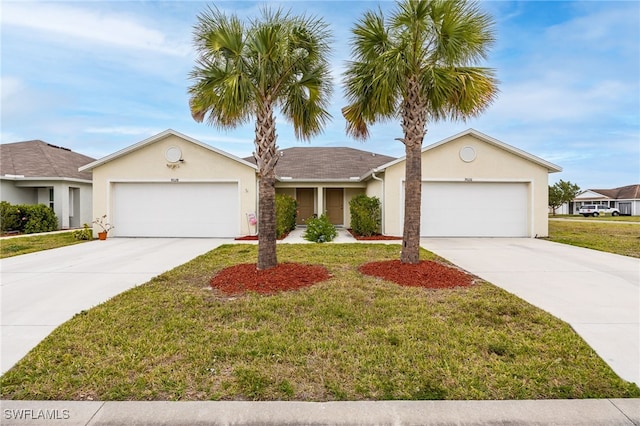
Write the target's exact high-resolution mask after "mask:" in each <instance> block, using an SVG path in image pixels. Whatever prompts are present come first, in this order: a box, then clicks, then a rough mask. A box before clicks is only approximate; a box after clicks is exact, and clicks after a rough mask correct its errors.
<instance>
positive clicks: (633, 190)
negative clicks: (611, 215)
mask: <svg viewBox="0 0 640 426" xmlns="http://www.w3.org/2000/svg"><path fill="white" fill-rule="evenodd" d="M590 191H593V192H597V193H598V194H602V195H604V196H605V197H608V198H612V199H614V200H638V199H640V184H636V185H627V186H621V187H620V188H613V189H590Z"/></svg>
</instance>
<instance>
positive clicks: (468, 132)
mask: <svg viewBox="0 0 640 426" xmlns="http://www.w3.org/2000/svg"><path fill="white" fill-rule="evenodd" d="M466 135H471V136H474V137H476V138H478V139H480V140H482V141H484V142H486V143H489V144H491V145H494V146H497V147H499V148H502V149H504V150H505V151H508V152H510V153H512V154H515V155H517V156H519V157H521V158H524V159H526V160H529V161H531V162H533V163H536V164H538V165H540V166H542V167H544V168H546V169H547V170H548V171H549V173H557V172H561V171H562V167H560V166H558V165H556V164H553V163H550V162H549V161H546V160H543V159H542V158H540V157H537V156H535V155H533V154H529V153H528V152H525V151H523V150H521V149H519V148H516V147H514V146H511V145H509V144H506V143H504V142H501V141H499V140H498V139H495V138H492V137H491V136H489V135H485V134H484V133H482V132H479V131H477V130H475V129H467V130H465V131H463V132H460V133H457V134H455V135H453V136H449V137H448V138H445V139H442V140H440V141H438V142H435V143H433V144H431V145H427V146H426V147H424V148H422V151H421V152H422V153H424V152H426V151H429V150H432V149H434V148H437V147H439V146H440V145H444V144H446V143H448V142H451V141H452V140H455V139H458V138H460V137H462V136H466ZM406 158H407V157H406V155H405V156H403V157H400V158H398V159H396V160H393V161H390V162H389V163H387V164H383V165H382V166H379V167H376V168H375V169H373V171H374V172H382V171H384V170H385V169H387V168H389V167H391V166H393V165H395V164H398V163H400V162H402V161H405V159H406Z"/></svg>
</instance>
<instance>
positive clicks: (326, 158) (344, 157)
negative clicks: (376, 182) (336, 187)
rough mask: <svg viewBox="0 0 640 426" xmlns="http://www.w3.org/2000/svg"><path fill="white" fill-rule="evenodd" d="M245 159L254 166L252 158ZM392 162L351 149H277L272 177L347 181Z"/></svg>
mask: <svg viewBox="0 0 640 426" xmlns="http://www.w3.org/2000/svg"><path fill="white" fill-rule="evenodd" d="M245 160H247V161H250V162H252V163H255V159H254V158H253V157H247V158H245ZM393 160H395V158H394V157H389V156H387V155H381V154H376V153H372V152H367V151H361V150H359V149H353V148H333V147H295V148H287V149H283V150H280V159H279V160H278V163H277V164H276V176H278V177H279V178H281V179H282V178H291V179H295V180H338V181H341V180H344V181H348V180H350V178H351V177H356V176H357V177H361V176H363V175H365V174H366V173H368V172H369V171H371V169H374V168H376V167H379V166H381V165H383V164H386V163H388V162H390V161H393Z"/></svg>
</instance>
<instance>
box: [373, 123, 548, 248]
mask: <svg viewBox="0 0 640 426" xmlns="http://www.w3.org/2000/svg"><path fill="white" fill-rule="evenodd" d="M466 146H470V147H472V148H473V149H474V150H475V152H476V159H475V160H474V161H472V162H464V161H463V160H462V159H461V158H460V150H461V149H462V148H463V147H466ZM548 174H549V171H548V169H547V168H545V167H543V166H542V165H539V164H536V163H534V162H533V161H530V160H528V159H525V158H523V157H520V156H518V155H516V154H514V153H511V152H509V151H506V150H505V149H502V148H500V147H498V146H495V145H492V144H489V143H487V142H484V141H482V140H480V139H478V138H476V137H475V136H473V135H464V136H461V137H460V138H458V139H454V140H452V141H449V142H447V143H444V144H442V145H440V146H437V147H435V148H432V149H429V150H427V151H425V152H423V154H422V180H423V181H425V182H427V181H441V182H444V181H452V182H464V181H465V179H472V180H473V181H476V182H527V183H528V187H529V200H530V205H531V206H533V208H530V209H529V218H528V221H529V225H528V226H529V229H530V230H531V231H530V236H531V237H534V236H536V235H537V236H540V237H542V236H547V235H548V216H547V211H548V209H547V205H548V191H549V184H548ZM404 176H405V162H404V161H401V162H398V163H396V164H394V165H393V166H391V167H389V168H387V169H386V171H385V182H384V232H385V234H387V235H398V236H399V235H402V223H403V210H404V207H403V204H402V203H403V199H404V188H403V182H404ZM367 192H368V193H371V194H374V193H375V192H376V189H375V187H373V186H372V189H371V190H369V189H368V191H367ZM498 207H499V206H498Z"/></svg>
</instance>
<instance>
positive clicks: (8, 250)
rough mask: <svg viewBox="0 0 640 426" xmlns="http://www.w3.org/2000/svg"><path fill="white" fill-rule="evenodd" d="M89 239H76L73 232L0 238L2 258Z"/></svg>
mask: <svg viewBox="0 0 640 426" xmlns="http://www.w3.org/2000/svg"><path fill="white" fill-rule="evenodd" d="M86 241H87V240H76V239H75V238H74V237H73V232H72V231H69V232H61V233H55V234H42V235H25V236H21V237H15V238H6V237H5V238H0V259H4V258H5V257H11V256H18V255H21V254H27V253H33V252H36V251H41V250H48V249H52V248H58V247H64V246H70V245H73V244H79V243H84V242H86Z"/></svg>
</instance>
